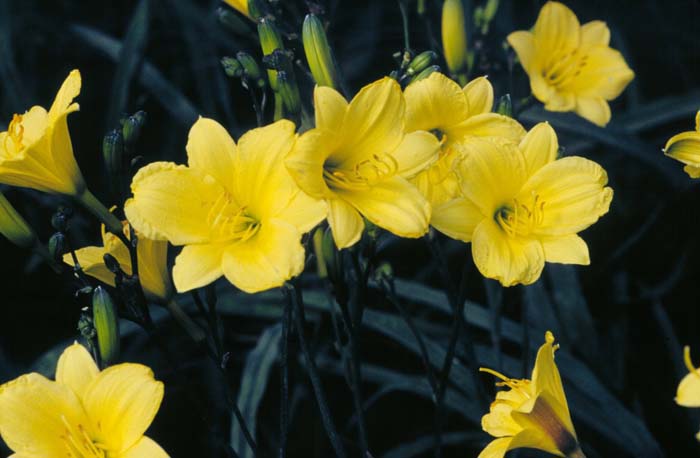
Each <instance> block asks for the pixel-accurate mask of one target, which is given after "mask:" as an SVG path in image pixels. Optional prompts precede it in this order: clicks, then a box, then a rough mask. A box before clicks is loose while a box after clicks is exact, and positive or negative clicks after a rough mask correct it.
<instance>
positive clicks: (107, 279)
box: [63, 246, 131, 286]
mask: <svg viewBox="0 0 700 458" xmlns="http://www.w3.org/2000/svg"><path fill="white" fill-rule="evenodd" d="M105 253H106V251H105V249H104V248H102V247H96V246H88V247H84V248H80V249H79V250H76V251H75V255H76V257H77V258H78V263H79V264H80V267H82V269H83V272H85V273H86V274H87V275H89V276H91V277H93V278H96V279H98V280H99V281H101V282H102V283H104V284H106V285H109V286H114V274H113V273H112V272H110V271H109V269H107V266H106V265H105V262H104V255H105ZM117 261H118V262H119V265H120V266H121V267H122V268H123V269H124V270H125V271H126V269H127V268H128V270H129V272H130V271H131V261H129V262H128V263H127V264H124V263H123V262H122V260H119V259H117ZM63 262H65V263H66V264H68V265H69V266H73V265H74V264H73V256H71V255H70V253H68V254H64V255H63Z"/></svg>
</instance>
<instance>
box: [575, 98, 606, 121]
mask: <svg viewBox="0 0 700 458" xmlns="http://www.w3.org/2000/svg"><path fill="white" fill-rule="evenodd" d="M576 113H578V115H579V116H581V117H582V118H583V119H587V120H589V121H590V122H592V123H593V124H595V125H598V126H601V127H605V126H606V125H607V124H608V123H609V122H610V118H611V116H612V114H611V113H610V105H608V102H606V101H605V99H603V98H602V97H578V98H577V99H576Z"/></svg>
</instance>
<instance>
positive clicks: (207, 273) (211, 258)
mask: <svg viewBox="0 0 700 458" xmlns="http://www.w3.org/2000/svg"><path fill="white" fill-rule="evenodd" d="M226 247H227V245H226V244H213V243H212V244H203V245H187V246H186V247H184V248H183V249H182V251H181V252H180V254H179V255H178V256H177V258H175V265H174V266H173V282H174V283H175V289H177V291H178V292H179V293H184V292H185V291H190V290H193V289H195V288H201V287H203V286H206V285H208V284H210V283H213V282H215V281H216V280H218V279H219V277H221V276H222V275H223V274H224V272H223V270H222V267H221V263H222V259H223V255H224V251H225V250H226Z"/></svg>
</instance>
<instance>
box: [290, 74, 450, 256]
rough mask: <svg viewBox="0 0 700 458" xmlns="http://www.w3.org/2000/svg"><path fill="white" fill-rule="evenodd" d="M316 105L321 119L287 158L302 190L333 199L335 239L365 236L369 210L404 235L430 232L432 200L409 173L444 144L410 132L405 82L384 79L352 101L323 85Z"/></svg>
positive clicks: (349, 241)
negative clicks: (418, 186) (406, 117)
mask: <svg viewBox="0 0 700 458" xmlns="http://www.w3.org/2000/svg"><path fill="white" fill-rule="evenodd" d="M314 105H315V109H316V127H315V128H314V129H311V130H309V131H307V132H305V133H304V134H302V135H301V137H300V138H299V140H298V141H297V143H296V145H295V147H294V150H293V151H292V152H291V153H290V154H289V156H288V157H287V160H286V164H287V168H288V169H289V172H290V173H291V175H292V177H294V180H295V181H296V182H297V184H298V185H299V187H300V188H301V189H302V190H304V191H305V192H306V193H307V194H309V195H310V196H313V197H315V198H318V199H323V200H325V201H326V202H327V204H328V223H329V225H330V227H331V230H332V232H333V239H334V240H335V243H336V246H337V247H338V248H339V249H342V248H347V247H349V246H352V245H353V244H355V243H356V242H357V241H358V240H359V239H360V237H361V235H362V231H363V229H364V221H363V219H362V217H363V216H364V217H365V218H367V219H368V220H369V221H371V222H372V223H373V224H375V225H377V226H379V227H381V228H383V229H386V230H388V231H389V232H392V233H394V234H396V235H399V236H401V237H412V238H416V237H420V236H422V235H423V234H425V233H426V232H427V231H428V223H429V221H430V204H429V203H428V201H427V200H426V199H425V198H424V197H423V195H422V194H421V193H420V191H418V189H417V188H416V187H415V186H414V185H412V184H411V183H409V181H408V179H409V178H412V177H414V176H415V175H417V174H418V173H420V172H421V171H422V170H423V169H425V168H426V167H428V166H429V165H430V164H432V163H433V162H435V161H436V160H437V158H438V150H439V147H440V145H439V143H438V140H437V139H436V138H435V136H434V135H432V134H430V133H429V132H426V131H416V132H411V133H408V134H406V133H405V105H406V104H405V101H404V97H403V93H402V92H401V88H400V86H399V84H398V83H397V82H396V81H395V80H393V79H390V78H384V79H381V80H379V81H376V82H374V83H372V84H369V85H367V86H365V87H364V88H363V89H362V90H361V91H360V92H359V93H358V94H357V95H356V96H355V97H354V98H353V99H352V101H351V102H350V103H348V102H347V101H346V100H345V98H343V96H342V95H340V94H339V93H338V92H337V91H335V90H334V89H331V88H329V87H320V86H317V87H316V89H315V90H314Z"/></svg>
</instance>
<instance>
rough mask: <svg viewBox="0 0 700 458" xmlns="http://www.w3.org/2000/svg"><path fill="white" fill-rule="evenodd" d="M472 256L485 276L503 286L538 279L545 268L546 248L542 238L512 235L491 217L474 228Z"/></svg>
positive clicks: (529, 282)
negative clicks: (512, 236)
mask: <svg viewBox="0 0 700 458" xmlns="http://www.w3.org/2000/svg"><path fill="white" fill-rule="evenodd" d="M472 257H473V258H474V263H475V264H476V266H477V268H478V269H479V272H481V274H482V275H483V276H484V277H487V278H493V279H495V280H498V281H499V282H501V284H502V285H503V286H513V285H515V284H518V283H522V284H525V285H529V284H531V283H534V282H535V281H536V280H537V279H538V278H539V277H540V274H541V273H542V269H543V268H544V251H543V249H542V245H541V244H540V243H539V242H538V241H536V240H528V239H513V238H510V237H509V236H508V235H507V234H506V233H505V232H503V231H502V230H501V228H499V227H498V225H497V224H496V223H495V221H493V219H489V218H487V219H484V220H483V221H482V222H481V223H480V224H479V225H478V226H477V227H476V229H475V230H474V235H473V236H472Z"/></svg>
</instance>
